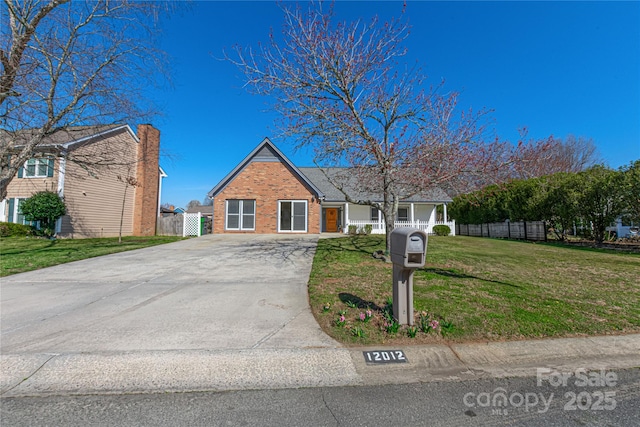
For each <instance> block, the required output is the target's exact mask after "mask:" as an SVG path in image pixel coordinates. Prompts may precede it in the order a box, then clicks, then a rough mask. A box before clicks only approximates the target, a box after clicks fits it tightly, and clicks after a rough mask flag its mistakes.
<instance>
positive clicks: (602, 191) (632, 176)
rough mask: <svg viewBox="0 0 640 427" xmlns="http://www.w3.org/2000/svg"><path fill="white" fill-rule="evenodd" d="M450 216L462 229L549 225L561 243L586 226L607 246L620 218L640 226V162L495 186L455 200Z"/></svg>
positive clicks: (597, 240)
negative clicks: (508, 224)
mask: <svg viewBox="0 0 640 427" xmlns="http://www.w3.org/2000/svg"><path fill="white" fill-rule="evenodd" d="M449 212H451V216H452V217H453V218H455V219H456V221H458V222H459V223H461V224H484V223H491V222H501V221H506V220H511V221H546V222H547V224H548V227H549V228H550V229H552V230H553V232H554V233H555V234H556V236H557V237H558V238H559V239H560V240H565V239H566V238H567V234H568V233H569V232H570V231H571V230H573V228H574V226H575V225H576V224H578V225H583V226H584V228H583V230H584V231H585V234H586V236H587V237H589V238H593V239H594V240H595V241H596V242H597V243H602V241H603V240H604V238H605V232H606V227H608V226H609V225H610V224H611V223H612V222H614V221H615V220H616V219H617V218H618V217H623V218H624V219H625V220H626V221H633V222H636V223H637V222H640V160H636V161H635V162H632V163H631V164H629V165H628V166H625V167H622V168H620V169H618V170H614V169H610V168H608V167H605V166H603V165H596V166H592V167H590V168H588V169H586V170H584V171H581V172H577V173H566V172H563V173H556V174H552V175H547V176H542V177H538V178H531V179H521V180H512V181H509V182H507V183H504V184H498V185H490V186H487V187H485V188H484V189H482V190H479V191H476V192H473V193H469V194H463V195H460V196H457V197H455V198H454V200H453V203H452V204H451V205H450V208H449Z"/></svg>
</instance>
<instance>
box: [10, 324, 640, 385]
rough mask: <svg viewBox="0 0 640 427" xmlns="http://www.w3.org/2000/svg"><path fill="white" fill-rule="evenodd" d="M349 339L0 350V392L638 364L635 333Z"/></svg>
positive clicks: (421, 377) (367, 381) (453, 375)
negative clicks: (340, 344) (381, 356)
mask: <svg viewBox="0 0 640 427" xmlns="http://www.w3.org/2000/svg"><path fill="white" fill-rule="evenodd" d="M391 349H392V348H390V347H384V346H380V347H375V348H374V347H367V348H358V349H354V348H351V349H344V348H311V349H302V348H301V349H250V350H226V351H206V350H193V351H157V352H126V353H91V354H60V355H56V354H32V355H11V354H9V355H2V358H1V360H0V373H1V374H2V375H1V381H0V387H1V392H2V396H3V397H17V396H38V395H51V394H63V395H65V394H113V393H143V392H144V393H163V392H187V391H225V390H255V389H279V388H303V387H333V386H355V385H383V384H405V383H414V382H429V381H459V380H465V379H477V378H490V377H510V376H511V377H512V376H535V375H536V373H537V369H538V368H549V369H552V370H555V371H559V372H573V371H575V370H576V369H580V368H581V369H607V370H615V369H629V368H636V367H640V334H637V335H623V336H608V337H591V338H562V339H549V340H536V341H517V342H499V343H486V344H478V343H473V344H453V345H451V346H448V345H440V344H439V345H425V346H408V347H394V348H393V349H399V350H403V352H404V353H405V355H406V356H407V359H408V361H409V363H402V364H384V365H373V364H367V363H366V362H365V359H364V356H363V351H367V350H391Z"/></svg>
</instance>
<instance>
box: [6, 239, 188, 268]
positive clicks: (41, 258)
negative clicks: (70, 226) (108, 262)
mask: <svg viewBox="0 0 640 427" xmlns="http://www.w3.org/2000/svg"><path fill="white" fill-rule="evenodd" d="M181 239H182V237H173V236H155V237H123V238H122V243H118V238H117V237H114V238H102V239H58V240H48V239H41V238H34V237H2V238H0V277H1V276H8V275H10V274H16V273H22V272H25V271H31V270H37V269H39V268H44V267H51V266H53V265H58V264H64V263H66V262H71V261H78V260H81V259H86V258H93V257H96V256H101V255H107V254H112V253H116V252H123V251H130V250H132V249H140V248H146V247H148V246H155V245H162V244H164V243H171V242H175V241H177V240H181Z"/></svg>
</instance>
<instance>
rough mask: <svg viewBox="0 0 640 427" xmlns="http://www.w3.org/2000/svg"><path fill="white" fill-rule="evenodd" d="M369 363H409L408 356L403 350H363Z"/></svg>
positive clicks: (365, 359)
mask: <svg viewBox="0 0 640 427" xmlns="http://www.w3.org/2000/svg"><path fill="white" fill-rule="evenodd" d="M362 354H363V355H364V361H365V362H367V363H407V362H408V360H407V356H405V355H404V351H402V350H379V351H363V352H362Z"/></svg>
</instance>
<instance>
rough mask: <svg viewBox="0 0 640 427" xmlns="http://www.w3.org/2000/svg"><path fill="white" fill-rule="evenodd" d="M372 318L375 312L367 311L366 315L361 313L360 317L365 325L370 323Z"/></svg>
mask: <svg viewBox="0 0 640 427" xmlns="http://www.w3.org/2000/svg"><path fill="white" fill-rule="evenodd" d="M372 317H373V312H372V311H371V310H367V311H365V312H364V313H363V312H360V315H359V316H358V318H359V319H360V321H361V322H365V323H367V322H369V321H370V320H371V318H372Z"/></svg>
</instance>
